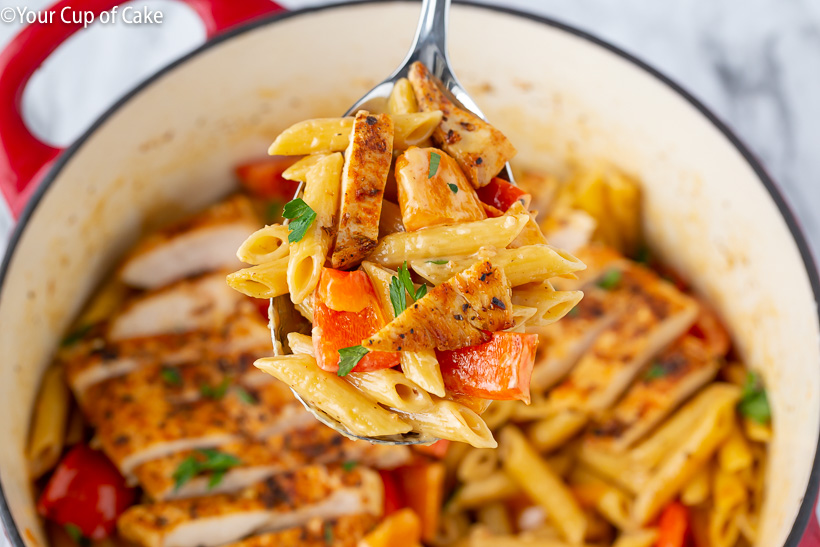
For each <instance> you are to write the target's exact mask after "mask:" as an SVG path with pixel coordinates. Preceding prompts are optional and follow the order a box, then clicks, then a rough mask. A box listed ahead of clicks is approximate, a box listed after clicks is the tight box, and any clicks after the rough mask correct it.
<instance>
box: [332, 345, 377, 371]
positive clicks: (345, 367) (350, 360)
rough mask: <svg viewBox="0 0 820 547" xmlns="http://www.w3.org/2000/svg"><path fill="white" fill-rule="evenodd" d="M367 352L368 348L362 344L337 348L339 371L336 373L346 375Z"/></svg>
mask: <svg viewBox="0 0 820 547" xmlns="http://www.w3.org/2000/svg"><path fill="white" fill-rule="evenodd" d="M369 352H370V350H368V349H367V348H366V347H364V346H362V345H358V346H351V347H349V348H341V349H340V350H339V371H338V372H337V373H336V375H337V376H347V375H348V374H349V373H350V371H351V370H353V369H354V368H355V367H356V365H358V364H359V361H361V360H362V358H363V357H364V356H365V355H367V354H368V353H369Z"/></svg>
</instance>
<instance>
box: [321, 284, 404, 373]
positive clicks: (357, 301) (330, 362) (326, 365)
mask: <svg viewBox="0 0 820 547" xmlns="http://www.w3.org/2000/svg"><path fill="white" fill-rule="evenodd" d="M384 325H385V320H384V316H383V315H382V312H381V308H380V307H379V300H378V297H377V296H376V291H375V289H373V285H372V284H371V283H370V279H369V278H368V277H367V274H366V273H364V272H362V271H352V272H343V271H340V270H333V269H331V268H324V269H323V270H322V277H321V278H320V279H319V286H318V287H317V288H316V297H315V299H314V303H313V349H314V351H315V352H316V363H317V364H318V365H319V367H320V368H321V369H322V370H327V371H329V372H336V371H338V370H339V350H340V349H342V348H349V347H351V346H358V345H359V344H361V343H362V340H365V339H367V338H369V337H370V336H371V335H372V334H375V333H376V332H378V331H379V330H380V329H381V328H382V327H383V326H384ZM399 358H400V354H399V353H398V352H385V351H371V352H370V353H368V354H367V355H365V356H364V357H363V358H362V360H361V361H359V362H358V364H357V365H356V367H355V368H354V369H353V370H354V371H356V372H366V371H371V370H379V369H383V368H392V367H395V366H398V364H399Z"/></svg>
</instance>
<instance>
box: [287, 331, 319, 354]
mask: <svg viewBox="0 0 820 547" xmlns="http://www.w3.org/2000/svg"><path fill="white" fill-rule="evenodd" d="M288 346H290V349H291V351H292V352H293V353H296V354H299V355H310V356H311V357H316V355H315V351H314V349H313V338H312V337H311V336H308V335H307V334H301V333H299V332H289V333H288Z"/></svg>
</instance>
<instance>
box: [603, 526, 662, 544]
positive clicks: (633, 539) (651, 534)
mask: <svg viewBox="0 0 820 547" xmlns="http://www.w3.org/2000/svg"><path fill="white" fill-rule="evenodd" d="M657 540H658V530H657V529H655V528H644V529H642V530H635V531H634V532H625V533H622V534H621V535H619V536H618V539H616V540H615V543H613V544H612V547H654V545H655V544H656V543H655V542H656V541H657Z"/></svg>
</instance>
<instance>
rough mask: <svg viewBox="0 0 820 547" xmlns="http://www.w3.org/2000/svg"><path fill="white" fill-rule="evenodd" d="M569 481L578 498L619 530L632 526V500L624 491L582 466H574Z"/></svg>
mask: <svg viewBox="0 0 820 547" xmlns="http://www.w3.org/2000/svg"><path fill="white" fill-rule="evenodd" d="M569 481H570V484H571V485H572V487H573V491H574V492H576V495H577V496H578V498H579V499H581V500H582V501H584V502H586V503H587V504H588V505H591V506H593V507H595V509H596V510H597V511H598V512H599V513H600V514H601V516H603V517H604V518H605V519H606V520H608V521H609V522H611V523H612V524H613V525H615V526H617V527H618V528H620V529H621V530H628V529H630V528H631V527H632V523H631V520H630V517H631V509H632V500H631V498H630V496H629V495H628V494H627V493H626V492H624V491H623V490H621V489H620V488H618V487H616V486H613V485H612V484H609V483H608V482H606V481H605V480H603V479H601V478H599V477H598V476H596V475H595V474H593V473H591V472H589V470H588V469H586V468H584V467H576V468H575V469H574V470H573V471H572V473H571V474H570V479H569Z"/></svg>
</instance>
